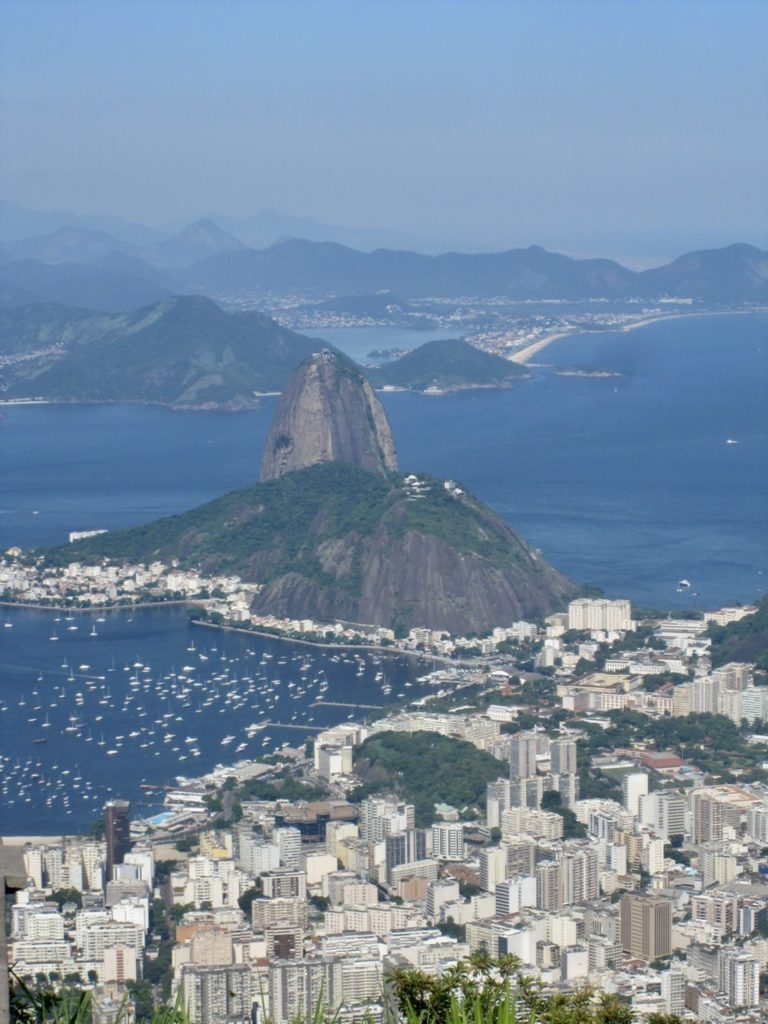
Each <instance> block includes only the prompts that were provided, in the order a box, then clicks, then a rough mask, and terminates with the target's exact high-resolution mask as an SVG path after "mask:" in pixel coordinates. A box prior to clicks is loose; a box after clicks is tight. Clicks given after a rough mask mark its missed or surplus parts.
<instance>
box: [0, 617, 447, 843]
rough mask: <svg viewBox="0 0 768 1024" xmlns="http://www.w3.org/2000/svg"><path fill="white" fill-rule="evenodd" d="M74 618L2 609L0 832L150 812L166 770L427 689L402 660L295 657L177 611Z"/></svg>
mask: <svg viewBox="0 0 768 1024" xmlns="http://www.w3.org/2000/svg"><path fill="white" fill-rule="evenodd" d="M97 616H98V618H97ZM77 618H78V626H79V628H78V629H76V630H70V629H69V628H68V627H69V625H71V624H72V622H70V621H69V620H70V619H72V616H70V615H67V614H66V613H65V612H64V611H59V612H55V611H53V612H51V611H45V612H43V611H32V610H29V609H7V614H6V622H7V624H8V625H9V626H10V628H9V629H8V630H7V631H5V630H4V631H3V633H2V634H0V635H1V636H2V647H1V648H0V672H2V677H3V688H2V691H0V723H1V724H0V729H1V730H2V735H3V745H2V752H0V798H1V803H2V811H1V812H0V832H3V833H6V834H24V833H27V832H39V831H40V829H41V828H44V830H45V831H47V832H61V833H72V832H78V831H83V830H86V831H87V830H88V828H89V827H90V825H91V824H92V822H93V821H95V820H96V819H97V818H98V817H99V815H100V813H101V808H102V805H103V803H104V801H105V800H107V799H109V798H110V797H112V796H120V797H122V798H125V799H129V800H131V802H132V804H133V805H134V808H135V814H136V816H137V817H138V816H142V815H148V814H150V813H152V812H153V811H156V810H158V809H159V808H160V807H161V806H162V800H163V796H164V787H165V786H168V785H172V784H173V782H174V780H175V778H176V776H177V775H184V776H195V775H202V774H205V773H206V772H207V771H210V770H211V769H213V768H214V767H215V766H216V765H217V764H222V763H223V764H226V763H231V762H234V761H237V760H244V759H248V758H251V759H255V758H258V757H261V756H264V755H265V754H269V753H274V752H276V751H278V750H279V749H280V748H281V747H282V746H283V745H286V744H290V745H291V746H299V745H301V744H302V743H303V740H304V738H306V737H309V736H311V735H313V734H314V733H316V732H318V731H320V730H322V729H324V728H328V727H329V726H331V725H334V724H336V723H338V722H340V721H345V720H347V719H348V718H349V717H350V716H351V715H352V716H355V717H364V716H365V715H366V713H367V712H369V711H371V710H374V709H378V708H380V707H382V706H383V704H385V703H386V702H387V700H393V701H394V700H397V699H401V698H402V697H404V696H405V695H406V693H407V695H408V697H409V699H412V698H414V697H417V696H418V695H419V693H422V692H426V691H427V690H428V686H427V685H425V684H421V683H416V679H417V678H418V677H420V676H423V675H424V671H425V665H429V664H431V663H429V662H425V661H419V660H418V659H416V658H413V657H412V656H411V657H403V656H397V655H394V656H387V655H381V654H379V655H377V654H375V653H372V652H364V653H358V652H355V653H354V654H353V653H351V652H346V651H344V652H338V651H334V652H330V651H329V652H328V653H326V652H323V651H322V650H320V649H317V650H314V651H312V652H311V653H307V648H306V647H302V648H298V647H295V646H294V645H292V644H290V643H288V642H285V641H277V640H269V639H265V638H262V637H257V636H254V637H251V636H245V635H243V634H239V633H229V632H223V631H214V630H209V629H207V630H201V629H200V628H199V627H196V626H195V625H193V624H191V623H190V622H189V619H188V617H187V615H186V613H185V612H184V610H183V609H180V608H161V609H144V610H140V611H133V612H126V611H122V612H108V613H106V615H105V614H103V613H102V612H101V611H100V612H98V613H96V612H94V613H92V614H87V615H85V614H82V615H80V616H78V617H77ZM94 632H95V634H96V635H95V636H94ZM54 636H55V637H56V641H54V640H53V639H52V638H53V637H54ZM406 687H407V689H406ZM385 690H386V693H385ZM388 695H391V696H388ZM326 698H327V699H326ZM377 698H378V699H377Z"/></svg>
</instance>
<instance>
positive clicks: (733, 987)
mask: <svg viewBox="0 0 768 1024" xmlns="http://www.w3.org/2000/svg"><path fill="white" fill-rule="evenodd" d="M718 967H719V974H720V978H719V988H720V991H721V992H722V993H723V995H724V996H725V999H726V1002H727V1003H728V1005H729V1006H757V1005H758V1003H759V1002H760V962H759V960H758V959H757V957H755V956H752V955H751V954H750V953H745V952H744V951H743V950H741V949H740V948H739V947H738V946H725V947H724V948H722V949H721V950H720V951H719V953H718Z"/></svg>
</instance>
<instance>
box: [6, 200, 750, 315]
mask: <svg viewBox="0 0 768 1024" xmlns="http://www.w3.org/2000/svg"><path fill="white" fill-rule="evenodd" d="M9 206H10V207H12V209H11V210H10V220H11V224H12V225H13V224H15V225H16V227H17V228H18V227H20V226H21V224H22V223H28V224H35V225H37V226H44V225H48V224H57V225H58V226H55V227H54V228H53V230H51V231H48V232H43V233H36V234H32V235H30V236H28V237H25V238H16V239H13V238H9V237H8V231H9V229H8V226H7V225H6V226H5V229H4V231H3V232H2V233H1V234H0V238H2V239H3V241H2V243H1V244H0V303H2V304H5V305H19V304H22V303H27V302H35V301H41V302H60V303H63V304H67V305H75V306H81V307H82V306H84V307H89V308H93V309H98V310H114V311H120V310H131V309H137V308H140V307H141V306H143V305H146V304H148V303H151V302H154V301H159V300H161V299H163V298H167V297H168V296H169V295H171V294H185V293H198V294H203V295H211V296H214V297H216V298H217V299H231V300H238V299H242V298H248V299H249V300H253V299H254V298H255V299H258V298H259V297H260V296H265V295H271V296H301V297H304V298H305V299H306V300H307V301H314V302H317V303H321V304H322V305H321V306H320V309H321V310H322V309H323V306H327V311H328V312H333V311H334V304H335V308H337V309H338V311H339V312H340V313H344V312H349V313H353V312H355V308H354V307H355V302H356V300H357V302H358V303H362V306H363V307H364V308H365V307H367V308H368V309H370V311H371V315H373V316H374V317H375V316H376V315H377V314H376V309H377V307H378V308H381V307H384V308H386V307H387V306H389V307H391V306H393V305H399V307H400V309H399V311H398V310H395V312H394V313H393V314H391V315H392V316H394V317H395V319H396V321H397V322H398V323H400V324H401V325H402V326H413V325H414V324H415V322H416V321H412V320H411V317H412V310H410V309H409V308H408V304H409V302H410V301H412V300H417V299H424V298H428V297H431V296H433V297H435V298H440V299H452V300H461V299H463V298H467V299H469V298H492V297H497V296H498V297H506V298H508V299H513V300H520V301H527V300H540V301H541V300H558V299H562V300H566V301H576V302H579V301H584V300H588V299H603V300H605V299H607V300H609V301H615V302H624V301H627V300H630V299H637V300H640V301H648V302H653V301H655V300H658V299H659V298H664V297H667V298H670V297H679V298H686V299H693V300H694V301H696V302H698V303H700V304H702V305H710V306H712V305H720V306H721V305H739V304H744V303H765V302H768V253H766V252H764V251H762V250H760V249H757V248H755V247H754V246H750V245H745V244H736V245H731V246H728V247H727V248H724V249H709V250H702V251H700V252H692V253H687V254H685V255H683V256H680V257H679V258H678V259H676V260H673V261H672V262H671V263H668V264H666V265H665V266H662V267H656V268H654V269H651V270H645V271H633V270H630V269H628V268H627V267H624V266H622V265H621V264H619V263H617V262H615V261H613V260H607V259H573V258H572V257H570V256H564V255H562V254H559V253H554V252H548V251H547V250H545V249H542V248H541V247H539V246H530V247H529V248H527V249H510V250H507V251H506V252H495V253H461V252H447V253H442V254H441V255H437V256H428V255H425V254H423V253H419V252H411V251H408V250H406V249H385V248H378V249H376V250H374V251H372V252H368V251H361V250H360V249H352V248H348V247H347V246H345V245H342V244H339V243H338V242H334V241H328V240H317V239H308V238H289V239H284V240H282V241H278V242H276V243H275V244H273V245H270V246H269V247H268V248H260V249H256V248H249V247H248V245H247V244H246V243H247V242H250V241H251V240H252V239H254V238H257V237H268V236H269V231H265V233H264V234H263V235H259V233H258V232H257V231H256V230H255V228H254V225H257V224H260V225H262V226H263V225H265V224H267V223H276V221H275V219H274V218H275V217H277V215H274V216H273V215H267V214H260V215H257V216H256V217H254V218H250V220H248V221H243V222H239V223H240V224H241V226H243V225H245V227H246V229H247V230H246V231H245V235H244V236H243V237H241V236H238V235H237V234H235V233H233V232H232V231H230V230H228V228H229V227H230V226H231V227H232V228H236V227H237V223H236V222H234V221H228V220H226V218H218V221H215V220H214V219H211V218H208V219H204V220H198V221H195V222H194V223H193V224H190V225H188V226H187V227H185V228H184V229H183V230H181V231H179V232H177V233H176V234H174V235H171V236H165V237H162V236H160V237H158V236H157V233H155V234H154V236H153V237H151V240H149V241H136V240H134V239H136V238H138V237H143V238H145V237H147V236H146V233H145V234H144V235H143V236H142V232H141V231H137V230H135V229H136V225H130V224H126V223H125V222H121V221H109V223H110V224H114V226H115V228H116V231H119V232H121V233H120V234H118V233H114V232H110V231H108V230H105V229H104V228H103V227H98V226H96V222H98V223H104V219H103V218H101V219H98V218H97V219H96V222H95V221H94V220H93V219H91V220H90V221H88V223H82V222H78V223H65V224H59V223H58V221H59V220H60V219H61V217H64V216H66V215H64V214H49V215H43V214H34V215H32V216H31V217H29V218H26V219H25V218H24V217H23V216H21V214H20V213H19V210H20V208H17V207H13V204H0V221H1V220H2V218H3V217H7V216H8V215H9V209H8V208H9ZM28 212H30V211H28ZM222 222H224V223H225V226H222ZM249 225H250V227H249ZM294 226H295V227H296V229H297V230H305V233H307V234H309V233H310V231H309V228H310V227H312V229H313V231H315V229H316V233H318V234H322V231H324V230H326V229H328V226H327V225H321V224H316V223H315V222H312V221H303V220H299V221H296V224H295V225H294ZM328 230H330V229H328ZM128 236H130V238H129V237H128ZM387 293H389V294H387ZM392 296H399V298H392ZM358 309H359V306H358Z"/></svg>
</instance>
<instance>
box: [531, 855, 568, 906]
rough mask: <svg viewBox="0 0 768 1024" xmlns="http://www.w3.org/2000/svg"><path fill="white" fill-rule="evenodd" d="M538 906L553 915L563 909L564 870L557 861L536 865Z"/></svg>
mask: <svg viewBox="0 0 768 1024" xmlns="http://www.w3.org/2000/svg"><path fill="white" fill-rule="evenodd" d="M536 906H537V907H538V908H539V910H549V911H550V912H552V913H555V912H556V911H558V910H562V909H563V869H562V866H561V865H560V864H558V862H557V861H555V860H543V861H541V862H540V863H539V864H537V865H536Z"/></svg>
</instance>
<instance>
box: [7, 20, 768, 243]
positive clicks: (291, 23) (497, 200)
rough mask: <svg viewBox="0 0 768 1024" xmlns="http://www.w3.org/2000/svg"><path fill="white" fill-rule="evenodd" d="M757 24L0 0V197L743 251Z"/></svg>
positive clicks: (761, 24)
mask: <svg viewBox="0 0 768 1024" xmlns="http://www.w3.org/2000/svg"><path fill="white" fill-rule="evenodd" d="M766 29H768V7H766V6H765V5H764V4H762V3H757V2H753V0H740V2H739V3H737V4H725V3H723V2H721V0H704V2H696V3H694V2H692V0H673V2H665V3H662V2H660V0H650V2H647V3H643V4H634V3H629V2H618V3H615V2H612V3H609V2H606V0H584V2H582V3H579V4H572V3H567V2H565V0H547V2H545V3H538V2H537V3H534V2H526V0H523V2H520V3H516V4H514V5H512V4H502V3H499V2H495V0H477V2H474V3H472V4H467V3H459V2H456V3H454V2H449V0H441V2H436V0H434V2H430V0H417V2H409V3H405V2H402V0H395V2H391V3H386V4H385V3H369V4H365V5H361V4H355V3H352V2H349V0H326V2H324V3H322V4H310V3H308V2H303V0H289V2H280V3H278V2H273V0H262V2H260V3H259V4H255V5H254V4H248V3H244V2H239V0H229V2H226V3H219V4H215V5H212V4H207V3H203V2H197V0H166V2H165V3H163V4H152V3H149V2H146V0H145V2H144V3H141V2H139V3H136V2H132V3H127V2H124V0H114V2H110V3H108V4H105V3H97V2H93V0H69V2H68V3H67V4H61V3H56V2H53V0H24V2H20V0H10V2H6V4H5V5H4V7H3V9H2V12H0V37H1V38H2V42H1V43H0V65H1V66H2V70H1V71H0V92H1V93H2V109H0V130H1V131H2V137H3V140H4V141H3V143H2V157H3V159H2V170H0V195H1V196H2V197H3V198H5V199H7V200H10V201H13V202H15V203H19V204H21V205H24V206H27V207H30V208H33V209H40V210H50V209H65V210H71V211H73V212H75V213H78V214H88V215H97V214H99V215H105V214H109V215H116V216H119V217H122V218H125V219H128V220H135V221H138V222H141V223H144V224H149V225H153V226H161V227H165V228H177V227H179V226H182V225H183V224H186V223H189V222H190V221H193V220H195V219H197V218H199V217H202V216H207V215H211V214H220V215H223V216H224V217H228V218H230V219H232V220H233V221H235V220H237V219H242V218H247V217H249V216H252V215H254V214H256V213H258V212H259V211H261V210H265V209H276V210H280V211H283V212H285V213H286V214H289V215H291V216H294V217H299V218H304V217H307V218H313V219H315V220H318V221H320V222H323V223H325V224H329V225H342V226H345V227H347V228H353V229H355V228H356V229H378V231H379V235H380V236H381V237H382V238H385V237H386V238H387V239H390V238H391V244H399V245H401V246H402V247H410V248H423V249H431V250H433V251H434V250H437V249H447V248H459V249H473V248H474V249H503V248H511V247H517V246H527V245H531V244H539V245H543V246H545V247H547V248H549V249H553V250H558V251H562V252H568V253H571V254H574V255H585V256H586V255H602V256H610V257H613V258H616V259H618V260H620V261H622V260H624V261H627V262H632V261H633V260H634V261H637V262H639V263H642V262H643V261H662V260H666V259H670V258H673V257H675V256H677V255H679V254H680V253H682V252H684V251H686V250H691V249H697V248H709V247H718V246H722V245H727V244H730V243H732V242H737V241H743V242H749V243H751V244H754V245H759V246H765V245H766V243H768V231H767V230H766V225H767V224H768V217H767V216H766V214H768V201H767V200H766V195H765V187H764V183H765V180H768V133H766V130H765V120H764V112H765V100H766V95H767V94H768V70H767V69H766V65H765V61H764V53H763V41H764V39H765V38H766V37H767V36H768V33H767V32H766ZM234 233H236V231H235V232H234ZM372 237H373V236H372ZM361 247H363V246H362V245H361Z"/></svg>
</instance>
